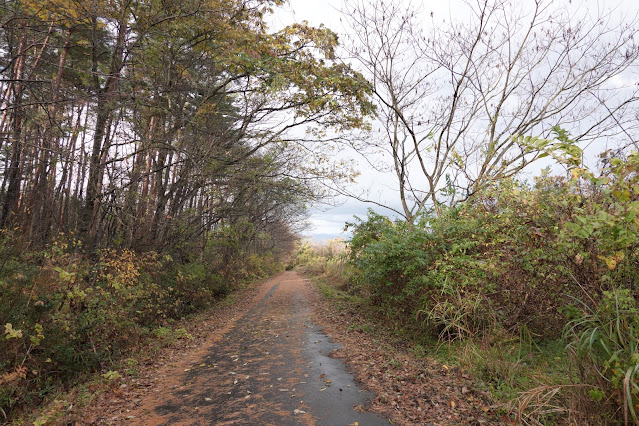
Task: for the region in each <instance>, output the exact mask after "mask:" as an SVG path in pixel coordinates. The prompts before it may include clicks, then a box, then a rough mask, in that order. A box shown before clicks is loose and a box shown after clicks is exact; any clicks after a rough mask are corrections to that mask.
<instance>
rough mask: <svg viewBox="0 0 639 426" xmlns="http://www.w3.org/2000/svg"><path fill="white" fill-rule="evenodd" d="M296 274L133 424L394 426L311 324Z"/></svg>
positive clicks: (262, 298)
mask: <svg viewBox="0 0 639 426" xmlns="http://www.w3.org/2000/svg"><path fill="white" fill-rule="evenodd" d="M311 285H312V284H310V283H309V282H308V281H307V280H305V279H304V278H303V277H301V276H300V275H299V274H297V273H296V272H285V273H282V274H280V275H279V276H277V277H276V278H274V279H272V280H270V281H268V282H267V283H266V284H265V285H264V288H263V290H262V291H261V293H260V294H259V296H258V298H257V299H256V303H255V304H254V305H253V306H252V308H251V309H250V310H249V311H248V312H246V313H245V314H244V315H243V316H242V317H240V318H237V319H236V320H235V321H234V323H233V325H232V327H231V328H229V330H228V331H227V332H226V333H225V334H224V335H223V336H222V337H221V338H220V339H219V340H218V341H217V342H216V343H215V344H214V345H211V346H210V348H209V349H208V350H207V351H206V352H204V353H202V354H200V355H198V356H199V359H193V360H192V361H194V362H190V365H189V367H188V368H183V367H184V366H180V367H179V370H177V371H175V372H174V373H172V374H171V376H172V377H169V378H168V379H167V380H165V381H164V383H163V386H165V387H164V388H163V389H161V390H160V391H156V393H154V394H153V395H152V396H150V397H148V398H146V399H145V400H144V401H143V402H142V404H141V405H140V406H139V407H138V410H137V412H135V413H132V416H130V418H131V422H132V423H135V424H149V425H151V424H153V425H157V424H166V425H202V424H215V425H269V424H271V425H388V424H389V421H388V420H386V419H383V418H381V417H379V416H377V415H375V414H372V413H366V412H363V411H362V407H365V406H366V401H367V400H369V399H371V398H372V395H370V394H369V393H367V392H364V391H362V390H361V389H360V388H358V386H357V384H356V383H355V382H354V379H353V376H352V375H351V374H349V373H348V372H347V370H346V367H345V365H344V364H343V363H342V362H341V361H340V360H338V359H333V358H331V357H329V354H330V352H331V351H333V350H334V349H335V348H336V347H337V345H335V344H333V343H331V342H330V339H329V337H327V336H326V335H324V334H322V332H321V330H320V329H319V328H318V327H317V326H316V325H315V324H314V323H313V316H312V315H313V311H312V304H311V302H310V300H309V299H310V298H311V296H312V295H313V293H312V292H313V291H314V290H313V289H312V288H311Z"/></svg>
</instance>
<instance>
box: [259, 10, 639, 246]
mask: <svg viewBox="0 0 639 426" xmlns="http://www.w3.org/2000/svg"><path fill="white" fill-rule="evenodd" d="M389 1H393V0H389ZM555 1H557V0H555ZM566 1H570V0H566ZM405 2H406V3H407V4H409V3H411V4H413V5H421V7H422V10H423V11H425V12H426V13H428V14H430V12H433V13H434V14H435V15H437V16H439V17H440V19H445V20H447V21H448V20H449V19H447V18H450V17H451V16H453V15H455V14H456V13H457V14H458V13H459V11H460V9H462V8H461V7H460V4H461V2H460V1H459V0H448V1H446V0H438V1H419V0H417V1H412V2H409V1H405ZM574 2H579V3H574ZM572 4H573V6H575V4H576V5H577V6H578V7H579V8H582V7H583V8H586V10H592V11H594V13H596V12H597V11H598V10H601V9H607V8H615V9H616V11H617V12H619V13H623V14H625V15H627V16H633V15H636V14H637V12H638V10H639V0H611V1H610V0H609V1H606V2H602V1H597V0H572ZM342 5H343V2H342V1H341V0H289V3H288V5H286V6H284V7H283V8H280V9H279V10H278V11H277V12H276V14H275V15H274V16H273V17H272V18H271V22H270V26H271V28H272V29H273V30H277V29H279V28H282V27H284V26H286V25H289V24H291V23H293V22H301V21H308V22H309V23H310V24H311V25H313V26H319V25H320V24H324V25H325V26H327V27H328V28H330V29H331V30H333V31H334V32H336V33H337V34H338V35H340V34H343V33H344V31H345V28H344V25H343V24H342V22H341V20H340V15H341V14H340V8H342V7H343V6H342ZM582 10H583V9H582ZM632 77H633V78H635V76H634V75H633V76H632ZM597 149H598V152H601V151H602V150H603V149H605V147H601V148H597ZM353 158H355V161H356V162H357V165H358V168H359V170H360V172H362V176H361V177H360V178H359V179H358V183H359V185H360V187H361V188H362V191H368V192H369V195H370V196H371V197H372V198H375V197H378V198H379V199H380V201H384V202H386V203H390V204H393V203H394V204H396V205H398V200H396V199H393V198H397V197H394V196H393V190H392V189H391V188H390V187H391V186H392V185H393V182H392V179H389V178H388V177H384V176H383V175H381V174H379V173H376V172H374V171H373V170H371V168H370V167H369V166H367V164H366V161H364V160H363V159H362V158H357V157H356V156H353ZM549 164H551V163H550V162H545V163H539V164H538V165H536V166H535V167H532V168H531V170H530V171H529V172H528V176H529V177H530V176H532V175H534V174H537V173H538V172H539V170H541V169H542V168H543V167H545V166H547V165H549ZM557 171H558V172H559V171H560V170H557ZM384 198H385V199H384ZM339 203H340V206H338V207H334V208H329V207H328V206H324V207H319V208H318V209H315V210H313V212H312V215H311V217H310V219H309V222H310V224H311V228H310V229H309V230H308V231H307V232H306V235H308V236H310V237H312V238H313V239H315V240H320V241H321V240H326V239H331V238H335V237H340V236H341V237H345V238H347V237H348V235H347V234H345V233H343V232H342V230H343V228H344V225H345V223H346V222H352V221H353V216H354V215H357V216H359V217H361V218H364V217H365V216H366V211H367V209H368V208H373V209H374V210H375V211H377V212H379V213H382V214H387V215H392V212H390V211H388V210H384V209H382V208H379V207H375V206H373V205H371V204H365V203H361V202H357V201H355V200H352V199H341V200H340V202H339Z"/></svg>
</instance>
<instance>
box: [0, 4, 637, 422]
mask: <svg viewBox="0 0 639 426" xmlns="http://www.w3.org/2000/svg"><path fill="white" fill-rule="evenodd" d="M285 3H286V2H285V1H284V0H182V1H176V0H91V1H84V2H83V1H79V0H7V1H4V2H3V3H2V6H1V7H0V22H1V27H0V69H1V70H2V72H1V74H0V76H1V78H0V176H1V180H2V183H1V184H0V241H1V242H0V294H1V297H0V325H1V326H2V327H3V335H2V338H1V340H0V341H1V343H0V348H1V350H0V419H3V420H7V421H11V420H14V419H16V418H17V417H18V416H20V415H22V414H23V413H25V412H28V411H29V410H31V409H33V408H34V407H37V406H39V405H40V404H43V403H45V402H47V401H50V400H51V398H53V397H55V396H56V395H58V394H59V392H61V391H62V390H64V389H69V388H70V387H72V386H74V385H75V384H77V383H79V382H81V381H82V380H84V379H86V377H87V375H89V374H92V373H96V372H103V371H106V370H109V367H110V366H111V365H112V364H113V363H114V362H117V361H118V360H121V359H123V358H126V357H127V356H128V354H130V353H132V352H135V351H137V350H139V349H140V348H141V347H143V346H144V345H146V342H147V341H148V340H149V339H153V338H161V337H163V336H164V337H166V336H167V335H169V336H171V337H172V338H175V339H177V338H180V337H181V336H184V335H185V334H186V331H185V330H184V329H183V328H179V327H178V326H177V325H175V324H177V323H178V322H179V321H180V320H182V319H184V318H190V317H193V316H194V315H195V314H197V313H199V312H203V311H206V309H208V308H210V307H211V306H214V305H215V304H216V303H218V302H219V301H220V300H221V299H222V298H224V297H225V296H226V295H228V294H230V293H233V292H234V291H236V290H237V289H240V288H242V287H243V286H246V285H248V284H249V283H252V282H255V281H256V280H258V279H260V278H264V277H267V276H271V275H273V274H275V273H276V272H279V271H281V270H283V269H284V268H286V267H288V268H293V267H296V268H299V269H301V270H304V271H306V272H307V273H308V274H311V275H315V276H316V277H319V278H318V279H319V281H321V282H324V284H320V286H323V287H322V288H323V289H324V292H325V293H326V294H327V295H328V297H329V298H331V297H332V298H337V299H340V300H348V303H351V304H353V305H352V306H356V308H357V309H361V310H363V311H365V312H367V314H368V315H370V316H371V317H381V318H386V319H387V320H389V321H391V322H393V324H395V326H396V328H397V327H400V328H402V329H403V330H405V333H406V334H405V338H406V339H409V340H410V341H411V342H413V344H414V345H416V347H420V348H424V351H430V352H432V354H431V355H432V356H435V357H439V358H440V359H446V360H448V361H447V362H450V363H457V364H460V365H464V366H470V367H469V368H470V369H471V370H473V369H474V371H475V374H476V376H477V377H478V380H480V381H482V383H485V386H486V388H487V389H488V390H489V391H490V392H491V393H492V394H493V395H494V396H495V398H497V399H498V400H500V401H502V403H503V404H502V405H500V407H501V408H500V410H502V411H503V413H505V415H507V416H510V418H511V419H512V420H513V421H514V422H518V423H524V424H548V423H549V422H556V423H562V422H564V423H566V424H568V423H570V422H573V423H574V422H577V423H583V424H585V423H594V424H599V423H602V422H603V423H612V422H615V421H618V422H625V423H637V424H639V340H638V338H637V336H639V300H638V297H639V296H638V295H639V293H637V292H638V291H639V273H638V270H639V269H638V268H639V154H637V148H638V147H637V142H636V141H637V136H638V134H637V130H639V119H638V117H639V115H638V114H639V112H638V111H639V109H637V106H638V105H639V104H638V103H637V101H638V100H639V96H638V94H639V90H638V88H637V85H636V80H637V66H638V65H639V45H638V44H637V40H639V38H637V37H639V32H638V31H639V26H638V25H637V20H636V19H635V20H634V21H633V20H632V19H622V20H619V21H617V20H616V16H617V15H615V14H614V13H613V12H600V14H599V15H598V16H596V17H594V18H592V17H590V18H589V17H588V16H587V15H584V16H581V15H579V16H577V15H574V14H573V12H572V11H571V9H570V8H569V7H563V6H561V7H555V6H553V4H552V2H545V1H541V0H540V1H534V2H530V5H528V6H527V7H524V8H517V7H516V5H515V6H513V5H512V4H511V3H510V2H508V1H493V0H490V1H488V0H487V1H479V2H467V3H466V2H465V3H464V4H465V5H466V6H467V7H468V13H469V18H468V19H465V18H464V19H462V18H460V19H459V20H454V19H453V20H452V21H446V20H445V19H444V20H443V21H437V22H436V23H434V24H433V26H432V28H430V29H424V28H423V27H422V26H421V24H420V23H421V22H422V19H424V20H425V19H426V18H423V17H422V15H420V14H419V13H418V12H416V11H414V10H413V9H411V8H408V9H407V8H405V7H403V6H401V5H394V4H388V3H384V2H382V1H369V2H363V1H356V0H346V1H345V3H344V4H345V6H344V10H343V18H344V22H345V23H346V25H349V26H350V28H351V29H353V30H354V31H351V32H349V33H348V34H346V35H345V36H344V37H341V36H340V37H339V38H338V36H337V34H336V33H335V32H333V31H332V30H330V29H329V28H327V27H325V26H323V25H322V26H312V25H310V24H309V23H307V22H306V21H303V22H301V23H296V24H292V25H289V26H285V27H284V28H282V29H278V30H275V31H274V30H271V29H270V28H269V26H268V24H267V20H268V17H269V16H271V14H272V13H273V12H274V11H275V10H276V9H277V8H280V7H282V6H283V5H285ZM562 7H563V8H562ZM570 7H572V6H570ZM432 17H433V13H432V12H431V18H432ZM433 19H435V18H433ZM433 22H435V21H433ZM338 41H339V42H338ZM593 146H594V147H601V149H600V150H599V152H596V154H595V155H591V154H588V153H589V152H591V151H592V149H593V148H592V147H593ZM585 147H590V148H589V149H590V151H586V150H585ZM343 150H346V151H348V152H352V153H353V154H354V155H356V156H357V157H356V158H359V160H361V161H360V162H359V164H360V166H361V167H371V168H373V169H376V170H377V171H379V172H385V173H388V174H389V176H391V179H390V181H392V182H393V183H392V185H394V186H393V194H394V195H393V197H394V198H393V199H392V200H388V199H387V200H381V199H378V198H374V197H372V196H371V195H370V194H365V193H363V192H362V191H359V190H358V189H357V188H354V187H353V181H354V179H355V178H356V177H357V175H358V173H359V172H360V170H358V169H357V167H354V166H353V164H357V163H352V162H350V161H348V160H346V159H345V158H344V156H343V155H341V154H340V155H336V154H335V153H339V152H342V151H343ZM588 155H590V157H588ZM544 158H545V159H546V160H552V161H553V164H555V165H558V167H559V168H560V170H561V171H562V172H560V173H554V172H550V171H549V170H545V171H543V172H541V173H540V174H539V175H538V176H536V177H534V178H532V179H526V178H524V177H522V176H521V174H520V173H521V172H522V171H523V170H527V167H529V166H530V165H532V164H537V163H538V162H539V161H540V160H542V159H544ZM593 158H594V160H593ZM544 161H545V160H544ZM362 165H363V166H362ZM338 194H339V195H341V196H348V197H350V198H351V199H357V200H360V201H363V202H368V203H371V204H372V205H373V206H376V207H385V208H386V210H384V211H386V212H388V211H390V212H392V213H393V215H394V216H392V217H387V216H384V215H382V214H380V213H378V212H376V211H374V210H370V211H369V214H368V216H367V217H366V218H355V219H354V221H353V222H352V223H348V224H346V228H347V229H348V230H349V231H350V233H351V234H350V237H349V241H348V244H347V246H346V248H345V250H343V252H341V253H337V252H336V251H334V250H329V251H326V250H323V251H322V250H317V249H313V248H311V247H310V246H309V245H305V244H303V243H301V242H300V233H301V232H302V230H303V229H304V226H305V225H304V223H305V220H306V219H307V217H308V211H309V208H310V207H311V206H313V205H314V204H316V203H318V202H321V201H326V200H330V199H331V197H333V196H335V195H338ZM459 353H462V354H464V355H463V356H459V355H456V354H459ZM548 359H550V360H555V361H556V362H554V363H553V362H548ZM553 368H554V370H555V371H552V370H553Z"/></svg>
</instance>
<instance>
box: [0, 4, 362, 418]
mask: <svg viewBox="0 0 639 426" xmlns="http://www.w3.org/2000/svg"><path fill="white" fill-rule="evenodd" d="M281 3H282V2H281V1H278V0H275V1H270V0H268V1H245V0H240V1H228V0H223V1H218V0H195V1H186V2H184V1H169V2H167V1H160V0H158V1H155V0H151V1H122V2H121V1H106V0H105V1H101V0H100V1H89V2H82V1H75V0H69V1H67V0H62V1H59V0H51V1H48V0H47V1H40V0H38V1H7V2H3V4H2V7H1V10H0V14H1V15H0V21H1V22H2V30H1V32H0V38H1V41H0V43H1V44H0V46H1V47H0V51H1V55H2V57H1V59H0V67H1V69H2V80H1V82H0V85H1V87H0V91H1V93H2V99H1V100H0V103H1V118H0V134H1V135H2V137H1V140H0V173H1V175H2V184H1V188H0V204H1V208H0V228H1V229H2V230H1V233H0V239H1V240H2V243H1V244H0V259H1V260H0V293H1V294H2V298H1V300H0V322H1V323H2V325H3V338H2V350H1V351H0V371H1V374H0V416H1V417H5V418H7V417H10V416H11V413H12V411H13V410H14V408H20V407H24V406H34V405H36V404H38V403H39V402H40V401H42V399H43V397H45V396H47V395H48V394H49V393H51V392H53V391H55V390H56V388H57V387H59V386H64V385H65V384H68V383H71V382H73V380H75V379H77V378H78V377H79V376H80V375H81V374H82V373H84V372H86V371H93V370H96V369H99V368H101V367H103V366H105V365H108V363H109V362H110V360H112V359H115V358H117V357H118V356H119V354H122V353H126V352H127V351H130V350H132V348H135V347H136V345H139V344H140V341H141V339H142V338H143V337H145V336H146V335H148V334H150V333H151V330H153V329H155V328H156V327H158V326H162V325H167V321H171V320H174V319H177V318H181V317H183V316H185V315H188V314H191V313H193V312H196V311H198V310H201V309H203V308H204V307H206V306H208V305H210V304H211V303H213V302H214V301H215V300H216V298H217V297H219V296H221V295H224V294H225V293H227V292H229V291H230V290H232V289H233V288H234V287H236V286H238V285H240V284H241V283H242V282H247V281H250V280H253V279H255V278H256V277H259V276H265V275H268V274H271V273H273V272H274V271H276V270H278V268H280V266H279V265H281V264H282V263H283V262H285V261H286V259H287V256H289V255H290V254H291V252H292V250H293V247H294V243H295V241H296V239H297V238H298V237H297V232H298V229H299V226H300V222H301V221H302V220H303V219H304V217H305V216H304V215H305V210H306V207H307V205H308V204H309V203H311V202H312V201H313V200H315V199H316V198H318V197H321V196H322V194H321V189H320V188H319V187H318V185H317V179H320V178H321V177H322V175H323V174H325V173H327V170H323V169H322V167H323V166H322V165H321V164H320V163H319V160H318V158H319V157H320V156H321V154H320V153H321V151H322V150H321V149H320V150H310V151H309V148H308V145H303V144H302V141H304V142H306V143H313V142H314V143H316V144H319V143H320V141H321V140H322V138H324V136H322V135H320V134H310V133H309V134H308V135H306V134H305V133H304V132H305V131H310V130H311V129H314V128H315V129H320V130H321V131H326V130H327V129H335V130H340V131H346V130H348V129H351V128H356V127H361V126H363V123H364V121H363V117H364V116H365V115H367V114H368V113H369V111H370V109H371V105H370V102H369V101H368V100H367V99H366V93H367V90H366V89H365V88H364V87H363V85H362V83H361V80H362V79H360V78H359V75H358V74H357V73H356V72H355V71H353V70H352V69H350V68H349V67H347V66H345V65H343V64H340V63H338V62H336V61H335V60H334V58H335V53H334V49H335V46H336V42H337V38H336V36H335V35H334V34H333V33H332V32H331V31H329V30H328V29H326V28H313V27H310V26H308V25H305V24H297V25H293V26H290V27H287V28H284V29H282V30H281V31H279V32H276V33H269V32H268V31H267V28H266V25H265V22H264V16H265V14H268V13H269V12H270V11H271V9H272V8H273V7H276V6H278V5H281ZM297 128H303V129H304V131H302V132H295V131H294V130H295V129H297ZM318 133H319V131H318ZM300 135H301V136H300ZM313 161H315V162H316V165H315V166H313V165H312V162H313ZM329 172H330V173H331V174H334V175H336V174H339V173H344V176H346V172H345V171H344V172H342V171H340V170H339V169H335V170H333V169H332V168H331V169H330V170H329Z"/></svg>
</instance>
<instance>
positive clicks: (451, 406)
mask: <svg viewBox="0 0 639 426" xmlns="http://www.w3.org/2000/svg"><path fill="white" fill-rule="evenodd" d="M456 405H457V404H455V401H453V400H452V399H451V400H450V408H452V409H455V406H456Z"/></svg>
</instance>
